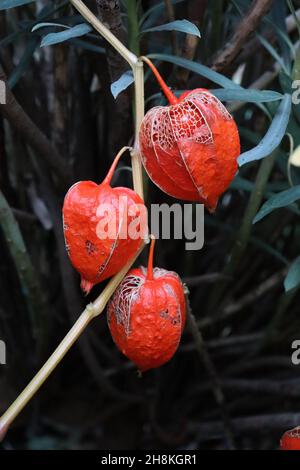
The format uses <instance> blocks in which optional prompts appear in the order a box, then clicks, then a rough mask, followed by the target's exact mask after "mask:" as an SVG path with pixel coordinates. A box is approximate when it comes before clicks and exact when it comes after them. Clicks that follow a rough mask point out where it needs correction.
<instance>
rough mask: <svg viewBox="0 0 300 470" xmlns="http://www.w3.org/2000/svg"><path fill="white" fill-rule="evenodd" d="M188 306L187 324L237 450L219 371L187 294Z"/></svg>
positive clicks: (228, 433) (230, 443)
mask: <svg viewBox="0 0 300 470" xmlns="http://www.w3.org/2000/svg"><path fill="white" fill-rule="evenodd" d="M186 305H187V322H188V326H189V329H190V331H191V334H192V336H193V338H194V341H195V346H196V349H197V351H198V353H199V356H200V359H201V361H202V362H203V365H204V367H205V369H206V372H207V374H208V376H209V378H210V381H211V386H212V391H213V394H214V397H215V400H216V402H217V404H218V406H219V408H220V412H221V416H222V419H223V426H224V433H225V435H226V438H227V442H228V446H229V448H230V449H234V448H235V442H234V435H233V432H232V429H231V424H230V419H229V416H228V413H227V409H226V402H225V397H224V394H223V390H222V387H221V384H220V380H219V378H218V374H217V371H216V369H215V366H214V363H213V361H212V359H211V357H210V354H209V352H208V350H207V348H206V345H205V342H204V340H203V337H202V334H201V331H200V330H199V328H198V326H197V321H196V318H195V316H194V314H193V313H192V310H191V306H190V302H189V298H188V295H187V294H186Z"/></svg>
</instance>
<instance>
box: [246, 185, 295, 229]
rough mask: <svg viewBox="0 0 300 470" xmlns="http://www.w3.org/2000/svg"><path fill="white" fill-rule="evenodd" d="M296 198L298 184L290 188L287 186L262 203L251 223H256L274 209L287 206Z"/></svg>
mask: <svg viewBox="0 0 300 470" xmlns="http://www.w3.org/2000/svg"><path fill="white" fill-rule="evenodd" d="M298 199H300V185H298V186H293V187H292V188H289V189H287V190H286V191H282V192H281V193H278V194H275V195H274V196H272V197H270V199H268V200H267V201H266V202H265V203H264V204H263V205H262V207H261V208H260V210H259V211H258V213H257V214H256V216H255V217H254V219H253V222H252V223H253V224H256V222H258V221H259V220H261V219H263V218H264V217H265V216H266V215H268V214H270V213H271V212H273V211H274V210H275V209H279V208H280V207H286V206H289V205H290V204H292V203H293V202H295V201H297V200H298Z"/></svg>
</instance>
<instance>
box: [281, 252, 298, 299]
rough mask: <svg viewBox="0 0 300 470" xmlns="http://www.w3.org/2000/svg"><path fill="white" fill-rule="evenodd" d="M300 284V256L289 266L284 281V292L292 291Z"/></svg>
mask: <svg viewBox="0 0 300 470" xmlns="http://www.w3.org/2000/svg"><path fill="white" fill-rule="evenodd" d="M299 284H300V256H298V258H296V259H295V260H294V261H293V263H292V264H291V266H290V269H289V270H288V273H287V275H286V278H285V280H284V288H285V291H286V292H288V291H289V290H292V289H294V288H295V287H297V286H299Z"/></svg>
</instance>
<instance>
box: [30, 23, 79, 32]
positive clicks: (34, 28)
mask: <svg viewBox="0 0 300 470" xmlns="http://www.w3.org/2000/svg"><path fill="white" fill-rule="evenodd" d="M49 26H58V27H60V28H65V29H69V28H70V26H67V25H65V24H61V23H37V24H35V25H34V27H33V28H32V30H31V32H32V33H34V31H37V30H38V29H41V28H46V27H49Z"/></svg>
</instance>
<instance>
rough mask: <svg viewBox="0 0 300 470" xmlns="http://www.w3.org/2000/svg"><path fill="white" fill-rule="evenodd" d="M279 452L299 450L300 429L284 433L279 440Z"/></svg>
mask: <svg viewBox="0 0 300 470" xmlns="http://www.w3.org/2000/svg"><path fill="white" fill-rule="evenodd" d="M280 449H281V450H300V427H297V428H294V429H291V430H290V431H287V432H285V433H284V435H283V436H282V438H281V440H280Z"/></svg>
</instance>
